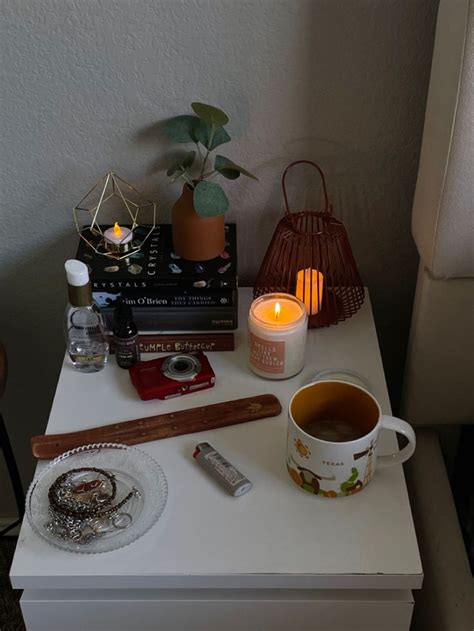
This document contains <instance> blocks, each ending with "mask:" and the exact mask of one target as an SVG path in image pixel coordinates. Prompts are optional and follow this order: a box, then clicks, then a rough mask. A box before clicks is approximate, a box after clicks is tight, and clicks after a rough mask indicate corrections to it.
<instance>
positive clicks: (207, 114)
mask: <svg viewBox="0 0 474 631" xmlns="http://www.w3.org/2000/svg"><path fill="white" fill-rule="evenodd" d="M191 107H192V108H193V112H195V113H196V114H197V115H198V116H199V118H202V119H203V120H205V121H206V122H207V123H209V124H210V125H215V126H216V127H222V126H223V125H227V123H228V122H229V117H228V116H227V114H226V113H225V112H223V111H222V110H220V109H219V108H218V107H213V106H212V105H206V104H205V103H196V102H195V103H191Z"/></svg>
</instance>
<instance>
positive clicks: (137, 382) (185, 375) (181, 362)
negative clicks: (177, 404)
mask: <svg viewBox="0 0 474 631" xmlns="http://www.w3.org/2000/svg"><path fill="white" fill-rule="evenodd" d="M129 372H130V379H131V380H132V383H133V385H134V386H135V388H136V389H137V391H138V394H139V395H140V398H141V399H143V400H144V401H148V400H150V399H172V398H173V397H180V396H181V395H183V394H191V393H192V392H197V391H199V390H205V389H206V388H212V386H213V385H214V383H215V380H216V376H215V374H214V371H213V370H212V368H211V364H210V363H209V360H208V359H207V357H206V356H205V355H204V353H203V352H202V351H196V352H195V353H189V354H188V353H177V354H176V355H168V357H161V358H160V359H152V360H151V361H147V362H138V363H137V364H135V365H134V366H132V367H131V368H130V370H129Z"/></svg>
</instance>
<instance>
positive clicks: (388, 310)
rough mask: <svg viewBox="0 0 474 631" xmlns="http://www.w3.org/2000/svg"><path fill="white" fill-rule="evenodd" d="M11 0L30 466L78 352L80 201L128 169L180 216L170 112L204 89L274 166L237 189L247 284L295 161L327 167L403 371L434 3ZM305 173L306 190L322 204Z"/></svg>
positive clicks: (14, 247) (9, 97) (6, 245)
mask: <svg viewBox="0 0 474 631" xmlns="http://www.w3.org/2000/svg"><path fill="white" fill-rule="evenodd" d="M1 4H2V9H3V25H2V30H3V34H2V44H1V45H2V70H1V72H2V83H1V85H2V92H3V95H4V105H3V117H2V142H3V146H2V152H1V174H2V196H1V202H2V210H1V216H0V230H1V250H0V256H1V265H0V282H1V294H0V295H1V297H2V298H1V299H2V304H1V319H2V321H1V329H0V331H1V336H2V338H3V339H4V340H5V343H6V345H7V348H8V351H9V355H10V360H11V380H10V387H9V389H8V393H7V400H6V410H5V412H6V416H7V419H8V425H9V429H10V431H11V434H12V438H13V441H14V446H15V448H16V451H17V453H18V457H19V459H20V461H21V463H22V468H23V472H24V477H25V480H26V479H27V478H28V477H29V476H30V475H31V471H32V468H31V461H30V460H29V456H28V454H29V444H28V437H29V435H31V434H32V433H36V432H40V431H42V429H43V428H44V425H45V422H46V419H47V413H48V408H49V405H50V402H51V398H52V395H53V388H54V384H55V381H56V377H57V374H58V370H59V365H60V360H61V356H62V353H63V339H62V326H61V319H62V312H63V307H64V303H65V300H66V293H65V287H64V278H63V268H62V263H63V261H64V260H65V259H66V258H67V257H68V256H70V255H71V254H73V253H74V249H75V242H76V239H75V236H74V233H73V225H72V218H71V208H72V206H73V205H74V203H75V202H77V201H78V200H79V199H80V198H81V196H82V195H83V194H84V193H85V192H86V190H87V189H88V187H90V186H91V185H92V184H93V183H94V181H95V180H96V179H97V178H98V176H99V175H101V174H103V173H104V172H105V171H106V170H107V169H109V168H114V169H115V170H116V171H117V172H118V173H119V174H121V175H122V176H123V177H125V178H127V179H129V180H130V181H132V182H134V183H135V184H136V185H137V186H138V187H139V188H141V189H142V190H144V191H146V192H147V193H148V195H150V196H152V197H153V198H154V199H156V201H157V202H158V206H159V213H160V220H162V221H163V220H167V219H168V217H169V209H170V207H171V204H172V202H173V200H174V199H175V198H176V196H177V195H178V190H177V188H176V187H174V186H171V185H169V184H168V183H167V182H166V179H165V178H164V177H163V174H162V172H160V171H159V169H160V168H161V167H162V165H163V155H164V154H165V152H166V148H167V147H166V143H165V142H164V141H163V139H162V138H161V137H160V133H159V132H158V131H157V128H156V126H155V123H156V121H158V120H160V119H163V118H164V117H167V116H171V115H175V114H179V113H184V112H185V111H186V110H187V106H188V104H189V103H190V102H191V101H192V100H202V101H207V102H211V103H213V104H216V105H218V106H220V107H222V108H223V109H224V110H225V111H226V112H227V113H228V114H229V116H230V118H231V123H230V126H229V131H230V132H231V133H232V134H233V136H234V138H235V140H234V142H233V143H232V145H229V146H226V147H225V155H228V156H229V157H231V158H233V159H235V160H236V161H238V162H241V163H242V164H244V165H247V166H248V167H249V168H251V169H252V170H253V171H254V172H256V174H257V175H258V177H259V178H260V182H259V183H258V184H257V183H254V182H253V181H250V180H246V179H244V178H241V179H240V180H238V181H237V182H235V183H229V185H228V186H227V191H228V194H229V197H230V199H231V204H232V211H231V212H230V214H229V219H231V220H237V221H238V223H239V240H240V275H241V279H242V280H243V281H249V280H251V279H252V278H253V276H254V274H255V272H256V270H257V269H258V265H259V263H260V260H261V257H262V255H263V253H264V249H265V248H266V245H267V243H268V240H269V238H270V236H271V233H272V231H273V228H274V226H275V223H276V221H277V219H278V218H279V217H280V214H281V209H282V197H281V193H280V188H279V186H280V185H279V179H280V176H281V173H282V170H283V168H284V167H285V166H286V165H287V163H288V162H290V161H291V160H294V159H298V158H303V157H306V158H309V159H313V160H316V161H317V162H319V163H320V164H321V165H322V166H323V168H324V169H325V170H326V172H327V176H328V184H329V190H330V194H331V197H332V199H333V201H334V206H335V210H336V214H337V216H338V217H340V218H342V219H343V220H344V221H345V222H346V224H347V228H348V230H349V235H350V237H351V241H352V244H353V248H354V251H355V255H356V259H357V261H358V263H359V267H360V270H361V273H362V276H363V279H364V281H365V282H366V284H368V285H369V287H370V289H371V292H372V297H373V300H374V304H375V308H376V316H377V324H378V327H379V333H380V337H381V342H382V346H383V350H384V359H385V361H386V367H387V369H388V372H389V376H390V377H392V378H393V380H394V383H395V384H396V383H397V378H399V376H400V375H399V373H400V372H401V367H402V361H403V352H404V345H405V341H406V331H407V325H408V320H409V313H410V308H411V300H412V292H413V287H414V282H415V276H416V265H417V260H416V253H415V249H414V247H413V245H412V240H411V237H410V209H411V202H412V197H413V190H414V183H415V178H416V170H417V162H418V153H419V145H420V139H421V131H422V123H423V114H424V106H425V98H426V88H427V82H428V78H429V69H430V59H431V51H432V40H433V33H434V25H435V19H436V5H437V2H436V0H398V1H397V0H168V1H164V0H161V1H160V0H140V2H137V1H135V0H101V1H99V0H95V1H94V0H88V1H86V0H21V1H18V0H2V3H1ZM223 152H224V151H223ZM304 175H305V176H306V180H305V183H304V184H303V183H302V181H301V182H300V184H299V186H298V188H297V193H298V195H296V200H297V202H299V203H303V202H306V203H308V204H309V203H310V201H311V197H312V195H313V196H314V195H315V192H314V191H312V190H310V187H308V186H307V183H308V181H309V180H308V177H309V174H308V173H305V174H304ZM295 193H296V191H295ZM394 392H396V387H395V389H394Z"/></svg>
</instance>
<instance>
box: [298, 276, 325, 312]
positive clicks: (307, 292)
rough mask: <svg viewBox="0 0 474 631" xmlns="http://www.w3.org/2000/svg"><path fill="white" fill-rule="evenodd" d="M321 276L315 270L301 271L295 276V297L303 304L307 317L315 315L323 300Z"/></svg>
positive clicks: (322, 280)
mask: <svg viewBox="0 0 474 631" xmlns="http://www.w3.org/2000/svg"><path fill="white" fill-rule="evenodd" d="M323 282H324V279H323V275H322V274H321V272H319V271H318V270H317V269H311V268H310V267H308V268H306V269H304V270H303V269H301V270H300V271H299V272H298V274H297V276H296V297H297V298H299V299H300V300H301V301H302V302H304V304H305V307H306V311H307V312H308V314H309V315H316V314H317V313H319V310H320V309H321V301H322V299H323Z"/></svg>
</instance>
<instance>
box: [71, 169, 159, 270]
mask: <svg viewBox="0 0 474 631" xmlns="http://www.w3.org/2000/svg"><path fill="white" fill-rule="evenodd" d="M73 215H74V223H75V224H76V230H77V233H78V234H79V236H80V238H81V239H83V240H84V241H85V242H86V243H87V245H88V246H89V247H90V248H91V249H92V250H94V252H95V253H96V254H99V255H101V256H107V257H108V258H111V259H115V260H121V259H124V258H127V257H129V256H132V255H133V254H136V253H137V252H139V251H140V249H141V247H142V245H143V244H144V243H145V241H146V240H147V239H148V237H149V236H150V235H151V233H152V232H153V230H154V228H155V225H156V204H155V203H154V202H151V201H150V200H148V199H145V197H144V196H143V195H142V193H140V192H139V191H137V189H136V188H134V187H133V186H132V185H131V184H129V183H128V182H126V181H125V180H123V179H122V178H121V177H119V176H118V175H116V174H115V173H114V172H113V171H109V172H108V173H106V174H105V175H104V177H102V178H101V179H100V180H99V181H98V182H97V183H96V184H94V186H93V187H92V188H91V190H90V191H89V192H88V193H87V194H86V195H84V197H83V198H82V199H81V201H80V202H79V203H78V204H77V206H75V207H74V208H73ZM150 215H151V217H150ZM145 216H148V218H149V220H148V221H147V223H144V222H143V219H144V217H145ZM81 219H82V220H83V221H84V220H85V221H84V223H83V222H81ZM119 221H120V222H121V223H119ZM109 226H110V227H109Z"/></svg>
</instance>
